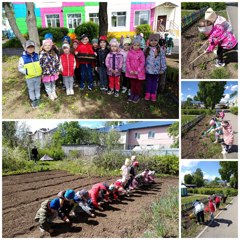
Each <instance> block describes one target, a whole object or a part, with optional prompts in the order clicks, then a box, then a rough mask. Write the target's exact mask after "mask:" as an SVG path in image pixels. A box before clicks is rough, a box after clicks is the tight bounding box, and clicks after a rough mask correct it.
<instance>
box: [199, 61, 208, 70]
mask: <svg viewBox="0 0 240 240" xmlns="http://www.w3.org/2000/svg"><path fill="white" fill-rule="evenodd" d="M199 68H200V70H206V69H207V64H206V63H201V64H200V65H199Z"/></svg>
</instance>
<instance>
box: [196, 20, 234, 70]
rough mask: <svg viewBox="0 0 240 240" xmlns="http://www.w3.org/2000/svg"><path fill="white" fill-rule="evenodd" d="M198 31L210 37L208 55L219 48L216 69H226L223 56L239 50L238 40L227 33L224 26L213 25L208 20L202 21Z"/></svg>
mask: <svg viewBox="0 0 240 240" xmlns="http://www.w3.org/2000/svg"><path fill="white" fill-rule="evenodd" d="M198 29H199V31H200V32H201V33H203V34H205V35H206V36H209V39H208V40H209V46H208V48H207V49H206V53H210V52H213V50H214V48H215V47H216V46H217V47H218V49H217V58H218V59H217V60H216V64H215V66H216V67H224V66H225V62H224V61H223V54H224V53H225V52H227V51H230V50H233V49H236V48H237V39H236V38H235V36H234V35H233V34H232V33H230V32H228V31H226V30H225V28H224V26H223V25H221V24H217V25H213V23H212V22H210V21H208V20H202V21H200V22H199V24H198Z"/></svg>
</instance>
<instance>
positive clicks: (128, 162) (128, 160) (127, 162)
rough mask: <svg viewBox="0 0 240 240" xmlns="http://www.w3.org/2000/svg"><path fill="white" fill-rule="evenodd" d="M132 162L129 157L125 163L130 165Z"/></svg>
mask: <svg viewBox="0 0 240 240" xmlns="http://www.w3.org/2000/svg"><path fill="white" fill-rule="evenodd" d="M130 164H131V161H130V159H129V158H126V160H125V165H126V166H130Z"/></svg>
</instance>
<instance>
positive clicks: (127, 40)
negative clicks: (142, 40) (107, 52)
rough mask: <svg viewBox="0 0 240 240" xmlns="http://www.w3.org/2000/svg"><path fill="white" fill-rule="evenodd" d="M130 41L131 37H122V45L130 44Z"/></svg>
mask: <svg viewBox="0 0 240 240" xmlns="http://www.w3.org/2000/svg"><path fill="white" fill-rule="evenodd" d="M131 42H132V40H131V38H124V39H123V45H124V44H131Z"/></svg>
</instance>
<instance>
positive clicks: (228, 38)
mask: <svg viewBox="0 0 240 240" xmlns="http://www.w3.org/2000/svg"><path fill="white" fill-rule="evenodd" d="M208 41H209V46H208V48H207V52H212V51H213V50H214V48H215V47H216V46H221V47H222V48H223V49H233V48H234V47H235V46H236V45H237V39H236V38H235V36H234V35H233V34H232V33H230V32H227V31H225V29H224V26H222V25H220V24H217V25H215V26H214V27H213V29H212V31H211V33H210V36H209V40H208Z"/></svg>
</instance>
